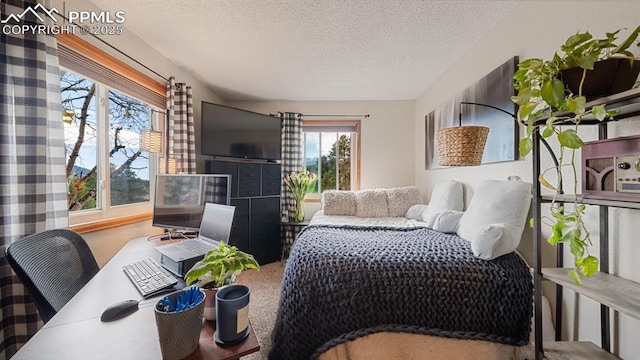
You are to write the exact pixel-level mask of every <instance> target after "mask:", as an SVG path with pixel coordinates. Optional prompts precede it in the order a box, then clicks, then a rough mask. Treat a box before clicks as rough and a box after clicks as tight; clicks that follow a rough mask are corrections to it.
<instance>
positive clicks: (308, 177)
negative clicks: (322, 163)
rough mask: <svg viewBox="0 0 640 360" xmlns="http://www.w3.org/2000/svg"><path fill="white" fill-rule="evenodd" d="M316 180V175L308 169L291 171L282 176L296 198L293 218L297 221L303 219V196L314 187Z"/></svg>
mask: <svg viewBox="0 0 640 360" xmlns="http://www.w3.org/2000/svg"><path fill="white" fill-rule="evenodd" d="M317 181H318V176H317V175H316V174H314V173H313V172H311V171H308V170H306V171H301V172H299V173H296V172H291V174H288V175H285V176H284V182H285V184H287V186H288V187H289V189H290V190H291V192H292V193H293V197H294V198H295V199H296V216H295V220H296V221H297V222H301V221H303V220H304V207H303V204H304V197H305V196H307V194H308V193H310V192H311V191H313V190H314V189H315V186H316V182H317Z"/></svg>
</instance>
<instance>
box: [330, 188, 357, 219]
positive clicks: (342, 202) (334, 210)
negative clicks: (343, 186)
mask: <svg viewBox="0 0 640 360" xmlns="http://www.w3.org/2000/svg"><path fill="white" fill-rule="evenodd" d="M322 213H323V214H325V215H346V216H356V196H355V193H354V192H353V191H344V190H325V191H323V192H322Z"/></svg>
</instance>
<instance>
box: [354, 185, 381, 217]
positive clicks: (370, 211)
mask: <svg viewBox="0 0 640 360" xmlns="http://www.w3.org/2000/svg"><path fill="white" fill-rule="evenodd" d="M355 196H356V216H357V217H362V218H375V217H388V216H389V205H388V204H387V194H386V192H385V191H384V190H359V191H356V192H355Z"/></svg>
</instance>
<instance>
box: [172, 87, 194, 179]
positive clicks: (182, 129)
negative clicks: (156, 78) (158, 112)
mask: <svg viewBox="0 0 640 360" xmlns="http://www.w3.org/2000/svg"><path fill="white" fill-rule="evenodd" d="M167 115H168V116H167V122H168V131H167V134H166V139H167V142H166V143H167V144H168V146H167V155H168V158H169V159H172V158H173V159H175V161H176V163H177V167H178V169H177V170H178V172H181V173H184V174H195V173H196V134H195V125H194V119H193V94H192V93H191V86H187V84H185V83H176V80H175V78H174V77H173V76H172V77H170V78H169V82H168V83H167Z"/></svg>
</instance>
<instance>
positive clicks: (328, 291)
mask: <svg viewBox="0 0 640 360" xmlns="http://www.w3.org/2000/svg"><path fill="white" fill-rule="evenodd" d="M343 195H344V194H341V196H343ZM378 195H379V194H378ZM461 196H462V195H461V192H460V197H461ZM391 198H393V197H388V196H387V204H389V202H388V200H389V199H391ZM393 199H394V200H397V199H396V198H393ZM431 200H434V199H433V196H432V199H431ZM323 203H324V199H323ZM358 204H359V202H358V200H357V199H356V208H358V206H357V205H358ZM368 204H369V205H371V203H370V202H369V203H368ZM413 205H416V206H418V205H419V204H413ZM413 205H410V207H414V206H413ZM403 206H404V208H405V214H406V215H409V214H408V213H409V211H408V209H406V208H407V204H404V205H403ZM361 207H362V206H361ZM445 207H456V206H451V205H450V203H449V205H446V206H445ZM527 207H528V204H527ZM470 208H471V204H470ZM329 209H330V207H325V206H324V204H323V212H320V213H319V214H317V215H316V216H314V218H313V219H312V221H311V224H310V225H309V226H308V227H306V228H305V229H303V231H302V232H301V233H300V234H299V236H298V239H297V240H296V242H295V244H294V246H293V249H292V252H291V254H290V257H289V259H288V261H287V265H286V268H285V274H284V279H283V284H282V291H281V299H280V304H279V309H278V317H277V321H276V325H275V328H274V331H273V334H272V340H273V341H272V343H273V346H272V349H271V351H270V353H269V358H270V359H308V358H310V359H318V358H319V359H324V360H329V359H366V358H372V356H374V355H375V357H374V358H398V359H400V358H402V359H412V358H415V359H420V358H427V357H430V358H438V359H446V358H451V359H454V358H465V356H466V355H464V354H465V353H466V354H467V355H470V354H473V358H486V359H512V358H520V357H522V356H523V354H524V350H523V349H525V345H527V344H528V343H529V334H530V330H531V317H532V312H533V306H532V296H533V286H532V279H531V274H530V270H529V267H528V266H527V264H526V263H525V262H524V261H523V260H522V258H521V257H520V256H518V255H517V254H516V253H515V252H513V251H510V252H508V253H505V254H501V255H499V256H496V258H495V259H491V260H490V261H487V260H485V259H482V258H481V257H480V256H478V255H479V254H478V251H477V250H478V249H474V247H473V246H472V242H471V241H469V240H468V239H463V238H462V237H460V236H459V235H458V234H456V233H453V232H450V233H446V232H443V231H436V230H433V229H432V228H433V221H432V222H431V223H429V224H428V222H426V221H420V220H416V219H413V218H407V217H406V216H402V217H399V216H389V215H391V213H390V210H389V209H387V210H386V211H387V212H386V213H384V212H382V213H380V212H378V210H375V211H376V212H377V215H382V216H373V217H370V216H357V215H362V214H357V211H356V214H348V212H347V213H346V214H343V213H338V214H337V215H332V214H330V215H327V214H326V212H325V211H324V210H329ZM423 209H424V210H425V211H423V213H427V211H426V210H428V209H427V208H423ZM440 210H441V209H440ZM366 211H368V212H371V211H372V210H371V209H368V210H366ZM398 211H399V210H398ZM398 211H396V213H397V212H398ZM446 211H453V212H454V213H456V214H457V215H456V217H457V218H458V219H460V218H461V216H464V214H462V215H460V214H459V213H460V211H459V210H455V209H445V212H446ZM437 212H438V213H442V212H443V211H437ZM428 213H429V214H428V216H426V217H429V216H430V217H431V218H433V216H432V215H433V213H434V209H433V208H432V209H431V211H430V212H428ZM354 215H355V216H354ZM366 215H371V214H366ZM385 215H387V216H385ZM525 216H526V214H525ZM445 223H447V222H445ZM457 223H458V222H457V221H456V224H457ZM457 227H458V226H456V228H457ZM476 248H477V246H476ZM493 248H494V249H495V248H496V246H493ZM497 248H499V246H498V247H497ZM480 255H482V253H480ZM450 342H453V344H454V345H451V344H450ZM381 344H384V346H382V345H381ZM463 344H464V346H461V345H463ZM467 357H468V356H467Z"/></svg>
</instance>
